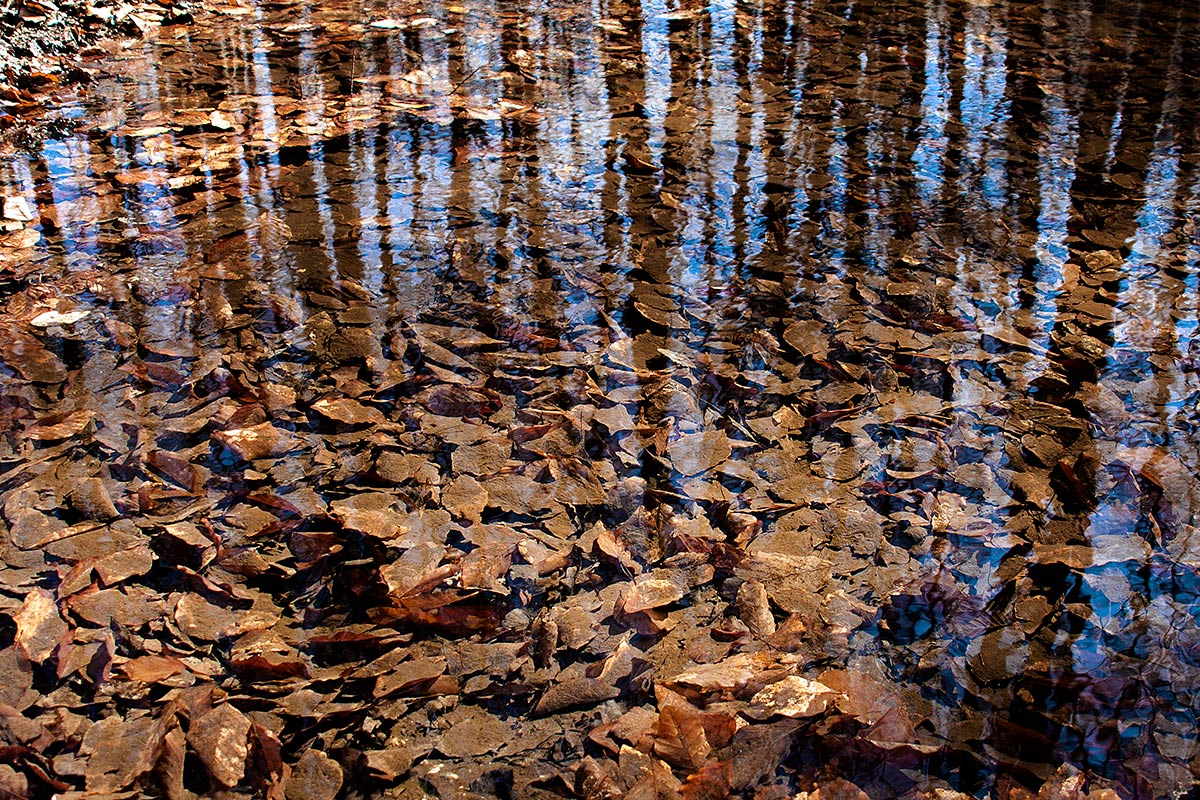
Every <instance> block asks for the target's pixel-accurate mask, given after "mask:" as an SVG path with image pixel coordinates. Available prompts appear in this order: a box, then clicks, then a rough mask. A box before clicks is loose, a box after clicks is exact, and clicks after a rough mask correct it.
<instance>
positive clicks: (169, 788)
mask: <svg viewBox="0 0 1200 800" xmlns="http://www.w3.org/2000/svg"><path fill="white" fill-rule="evenodd" d="M186 759H187V737H186V736H184V733H183V730H182V729H181V728H180V727H179V726H178V725H176V726H174V727H172V728H171V731H170V732H169V733H168V734H167V735H166V736H164V737H163V749H162V755H161V756H160V757H159V759H158V768H157V772H158V777H159V780H161V781H162V786H163V791H164V792H166V795H167V800H187V799H188V798H189V797H191V793H190V792H188V791H187V790H186V789H184V788H183V764H184V761H185V760H186Z"/></svg>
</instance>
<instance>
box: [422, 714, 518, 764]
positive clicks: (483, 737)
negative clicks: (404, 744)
mask: <svg viewBox="0 0 1200 800" xmlns="http://www.w3.org/2000/svg"><path fill="white" fill-rule="evenodd" d="M512 736H513V730H512V728H511V727H510V726H509V725H507V724H506V723H504V722H502V721H501V720H500V719H498V718H497V717H495V716H492V715H491V714H489V713H488V712H486V711H482V710H479V709H472V710H471V711H469V712H467V713H464V714H461V715H460V719H458V720H457V721H456V722H455V723H454V724H453V725H452V726H451V727H450V730H448V731H446V732H445V733H443V734H442V738H441V740H440V741H439V742H438V744H437V749H438V750H439V751H441V752H442V753H443V754H444V755H447V756H449V757H451V758H469V757H471V756H481V755H483V754H484V753H495V752H497V751H499V750H500V749H501V748H502V747H503V746H504V745H505V744H506V743H508V742H509V741H510V740H511V739H512Z"/></svg>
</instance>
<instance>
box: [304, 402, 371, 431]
mask: <svg viewBox="0 0 1200 800" xmlns="http://www.w3.org/2000/svg"><path fill="white" fill-rule="evenodd" d="M312 409H313V411H315V412H317V413H318V414H320V415H321V416H322V417H324V418H325V419H329V420H333V421H334V422H341V423H343V424H345V425H368V424H370V425H377V424H379V423H381V422H386V421H387V418H386V417H385V416H383V412H382V411H380V410H379V409H378V408H374V407H372V406H367V405H363V404H362V403H360V402H358V401H357V400H352V399H350V398H349V397H325V398H322V399H320V400H318V401H317V402H315V403H313V404H312Z"/></svg>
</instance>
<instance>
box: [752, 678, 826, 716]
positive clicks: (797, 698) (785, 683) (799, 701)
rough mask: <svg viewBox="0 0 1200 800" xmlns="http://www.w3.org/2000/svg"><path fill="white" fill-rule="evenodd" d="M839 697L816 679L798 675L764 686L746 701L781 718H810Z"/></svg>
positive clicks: (768, 713)
mask: <svg viewBox="0 0 1200 800" xmlns="http://www.w3.org/2000/svg"><path fill="white" fill-rule="evenodd" d="M839 696H840V693H839V692H836V691H834V690H833V689H830V688H829V687H828V686H826V685H825V684H823V683H820V682H819V681H812V680H809V679H807V678H802V677H800V676H798V675H788V676H787V677H785V678H784V679H783V680H780V681H776V682H775V683H772V684H768V685H767V686H764V687H763V688H762V689H761V690H759V692H758V693H757V694H756V695H754V697H752V698H751V699H750V703H751V704H752V705H754V706H757V707H758V708H759V709H761V710H763V711H764V712H766V713H767V715H768V716H769V715H771V714H779V715H780V716H784V717H792V718H799V717H814V716H816V715H818V714H821V713H824V711H825V709H827V708H829V706H830V705H831V704H832V703H833V701H834V700H836V699H837V698H838V697H839Z"/></svg>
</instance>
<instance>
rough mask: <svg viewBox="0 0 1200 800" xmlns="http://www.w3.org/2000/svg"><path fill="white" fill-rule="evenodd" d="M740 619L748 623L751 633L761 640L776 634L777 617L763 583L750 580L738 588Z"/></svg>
mask: <svg viewBox="0 0 1200 800" xmlns="http://www.w3.org/2000/svg"><path fill="white" fill-rule="evenodd" d="M737 611H738V617H739V618H740V619H741V620H742V622H744V623H746V627H747V628H749V629H750V632H751V633H753V634H754V635H755V636H758V637H760V638H766V637H768V636H770V635H772V634H773V633H775V617H774V616H773V615H772V614H771V604H770V602H769V601H768V600H767V590H766V587H764V586H763V585H762V584H761V583H759V582H758V581H756V580H754V579H750V580H748V581H746V582H745V583H743V584H742V585H741V586H740V587H738V593H737Z"/></svg>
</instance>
